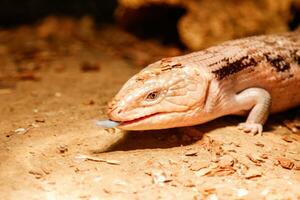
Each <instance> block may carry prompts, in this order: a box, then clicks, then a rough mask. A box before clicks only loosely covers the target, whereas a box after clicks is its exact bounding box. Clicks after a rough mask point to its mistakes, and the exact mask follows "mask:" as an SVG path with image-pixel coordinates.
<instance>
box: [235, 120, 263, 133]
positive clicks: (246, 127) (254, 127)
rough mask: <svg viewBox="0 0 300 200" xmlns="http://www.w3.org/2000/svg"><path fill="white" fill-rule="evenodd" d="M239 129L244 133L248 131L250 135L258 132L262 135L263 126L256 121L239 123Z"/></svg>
mask: <svg viewBox="0 0 300 200" xmlns="http://www.w3.org/2000/svg"><path fill="white" fill-rule="evenodd" d="M238 129H239V130H243V131H244V132H245V133H250V134H252V135H256V134H260V135H262V131H263V126H262V125H261V124H258V123H247V122H245V123H240V124H239V125H238Z"/></svg>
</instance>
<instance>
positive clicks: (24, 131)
mask: <svg viewBox="0 0 300 200" xmlns="http://www.w3.org/2000/svg"><path fill="white" fill-rule="evenodd" d="M27 131H28V129H25V128H18V129H16V130H15V133H17V134H18V135H23V134H25V133H27Z"/></svg>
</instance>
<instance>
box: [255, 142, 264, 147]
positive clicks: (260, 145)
mask: <svg viewBox="0 0 300 200" xmlns="http://www.w3.org/2000/svg"><path fill="white" fill-rule="evenodd" d="M255 145H256V146H259V147H264V146H265V145H264V144H263V143H260V142H256V143H255Z"/></svg>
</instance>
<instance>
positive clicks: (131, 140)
mask: <svg viewBox="0 0 300 200" xmlns="http://www.w3.org/2000/svg"><path fill="white" fill-rule="evenodd" d="M297 110H298V109H295V110H290V111H287V112H284V113H279V114H275V115H271V117H270V119H269V120H268V121H267V123H266V125H265V127H264V130H265V131H267V132H271V131H274V130H275V129H276V127H275V126H274V125H279V124H282V122H283V120H285V119H289V118H293V117H295V115H296V114H295V113H297ZM243 121H245V117H241V116H224V117H221V118H218V119H215V120H213V121H210V122H207V123H205V124H201V125H196V126H191V127H182V128H173V129H165V130H151V131H128V132H127V133H126V134H125V137H123V138H122V139H121V140H119V141H118V142H116V143H114V144H112V145H111V146H110V147H108V148H107V149H106V150H105V151H102V152H113V151H131V150H138V149H167V148H172V147H179V146H188V145H192V144H194V143H197V142H198V141H200V140H202V138H203V136H204V135H205V134H206V133H209V132H211V131H213V130H215V129H218V128H224V127H226V126H237V125H238V124H239V123H241V122H243ZM99 153H100V152H99Z"/></svg>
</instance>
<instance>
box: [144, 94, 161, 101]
mask: <svg viewBox="0 0 300 200" xmlns="http://www.w3.org/2000/svg"><path fill="white" fill-rule="evenodd" d="M158 96H159V92H150V93H149V94H148V95H147V97H146V100H148V101H152V100H155V99H157V97H158Z"/></svg>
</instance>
